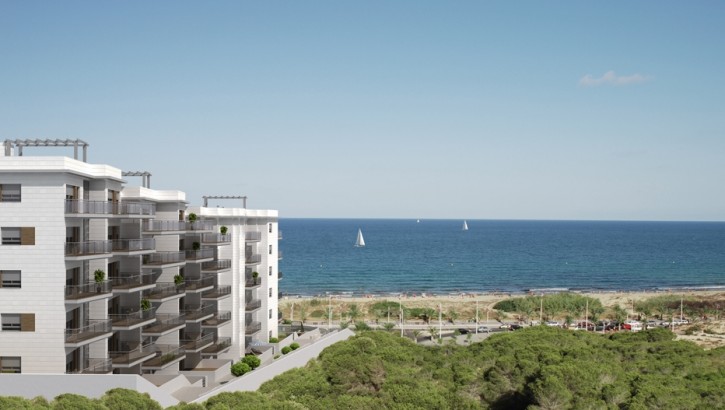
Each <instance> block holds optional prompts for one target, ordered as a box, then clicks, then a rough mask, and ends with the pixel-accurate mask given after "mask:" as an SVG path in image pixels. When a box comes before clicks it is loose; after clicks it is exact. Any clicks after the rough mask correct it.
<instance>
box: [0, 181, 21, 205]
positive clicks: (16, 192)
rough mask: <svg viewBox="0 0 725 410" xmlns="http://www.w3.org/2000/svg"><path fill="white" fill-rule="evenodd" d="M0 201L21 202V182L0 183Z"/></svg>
mask: <svg viewBox="0 0 725 410" xmlns="http://www.w3.org/2000/svg"><path fill="white" fill-rule="evenodd" d="M0 202H20V184H2V185H0Z"/></svg>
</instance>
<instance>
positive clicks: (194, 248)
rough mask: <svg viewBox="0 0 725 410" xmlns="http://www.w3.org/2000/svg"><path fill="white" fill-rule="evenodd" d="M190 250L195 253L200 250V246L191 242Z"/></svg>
mask: <svg viewBox="0 0 725 410" xmlns="http://www.w3.org/2000/svg"><path fill="white" fill-rule="evenodd" d="M191 249H192V250H195V251H198V250H199V249H201V244H200V243H199V242H193V243H192V244H191Z"/></svg>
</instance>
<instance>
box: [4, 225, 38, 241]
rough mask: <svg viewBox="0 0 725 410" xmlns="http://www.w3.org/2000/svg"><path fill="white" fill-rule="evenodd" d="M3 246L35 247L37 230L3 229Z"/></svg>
mask: <svg viewBox="0 0 725 410" xmlns="http://www.w3.org/2000/svg"><path fill="white" fill-rule="evenodd" d="M2 244H3V245H35V228H14V227H13V228H2Z"/></svg>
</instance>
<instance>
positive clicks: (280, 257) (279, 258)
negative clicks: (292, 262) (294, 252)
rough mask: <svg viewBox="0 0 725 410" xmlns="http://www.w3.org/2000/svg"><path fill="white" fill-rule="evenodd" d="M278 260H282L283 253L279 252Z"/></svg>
mask: <svg viewBox="0 0 725 410" xmlns="http://www.w3.org/2000/svg"><path fill="white" fill-rule="evenodd" d="M277 260H278V261H281V260H282V251H277Z"/></svg>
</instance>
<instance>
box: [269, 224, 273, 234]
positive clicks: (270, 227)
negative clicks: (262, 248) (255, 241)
mask: <svg viewBox="0 0 725 410" xmlns="http://www.w3.org/2000/svg"><path fill="white" fill-rule="evenodd" d="M269 233H272V224H269Z"/></svg>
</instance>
